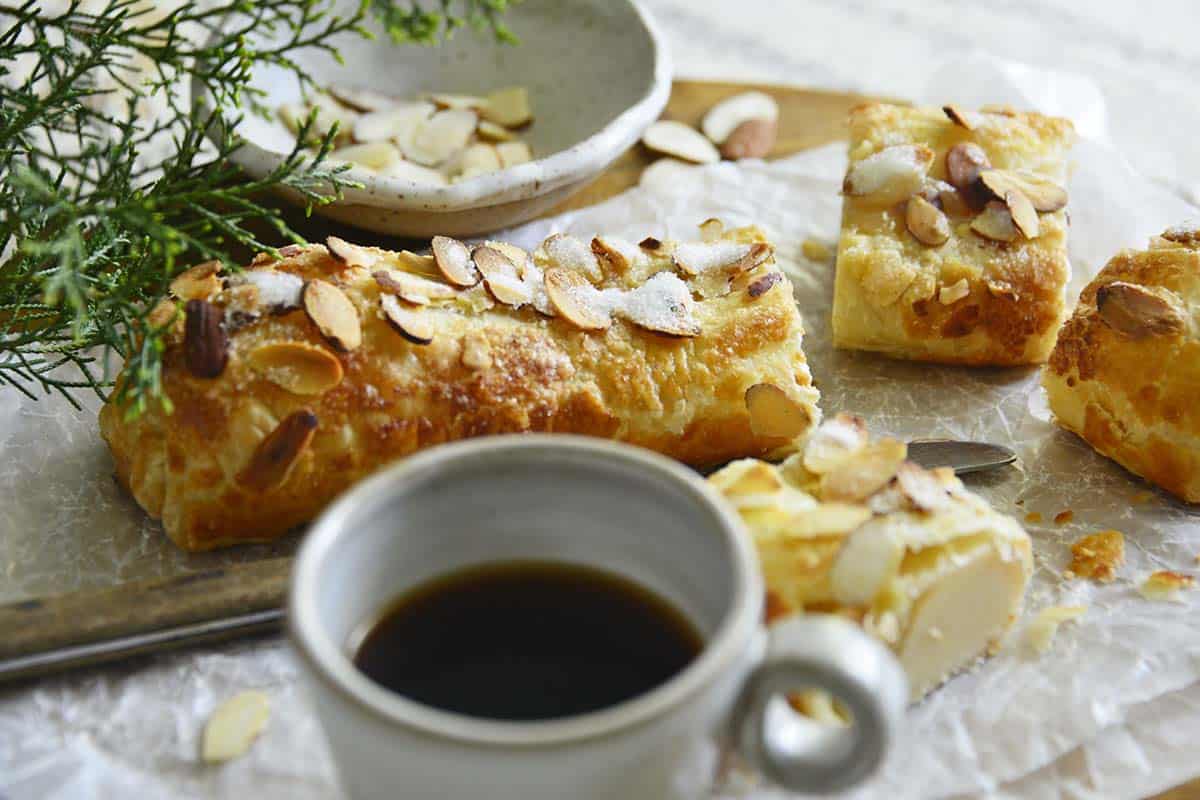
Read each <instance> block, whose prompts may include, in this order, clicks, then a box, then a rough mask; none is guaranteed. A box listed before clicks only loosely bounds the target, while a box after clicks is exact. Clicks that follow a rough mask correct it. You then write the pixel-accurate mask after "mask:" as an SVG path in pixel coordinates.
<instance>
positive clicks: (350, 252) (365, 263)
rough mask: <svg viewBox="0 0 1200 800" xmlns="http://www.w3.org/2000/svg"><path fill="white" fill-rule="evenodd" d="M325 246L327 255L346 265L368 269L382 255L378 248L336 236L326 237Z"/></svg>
mask: <svg viewBox="0 0 1200 800" xmlns="http://www.w3.org/2000/svg"><path fill="white" fill-rule="evenodd" d="M325 247H326V249H328V250H329V255H331V256H333V257H334V259H335V260H337V261H338V262H339V263H341V264H345V265H346V266H348V267H363V268H366V269H370V268H371V267H373V266H375V264H377V263H378V262H379V260H380V258H381V257H382V255H383V254H382V253H381V252H380V251H378V250H374V249H372V248H370V247H363V246H361V245H357V244H353V243H351V242H347V241H346V240H345V239H340V238H338V237H337V236H328V237H326V238H325Z"/></svg>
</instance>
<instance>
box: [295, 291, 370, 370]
mask: <svg viewBox="0 0 1200 800" xmlns="http://www.w3.org/2000/svg"><path fill="white" fill-rule="evenodd" d="M303 299H304V310H305V312H306V313H307V314H308V318H309V319H311V320H312V322H313V324H314V325H316V326H317V330H319V331H320V332H321V335H322V336H324V337H325V339H326V340H327V341H328V342H329V343H330V344H332V345H333V346H334V347H336V348H337V349H338V350H342V351H346V352H348V351H350V350H355V349H357V348H358V346H359V345H360V344H362V326H361V325H360V324H359V321H358V310H357V309H356V308H355V307H354V303H351V302H350V298H348V297H346V293H345V292H343V291H342V290H341V289H339V288H338V287H336V286H334V285H333V284H332V283H329V282H328V281H323V280H321V279H320V278H316V279H314V280H311V281H309V282H308V285H306V286H305V287H304V295H303Z"/></svg>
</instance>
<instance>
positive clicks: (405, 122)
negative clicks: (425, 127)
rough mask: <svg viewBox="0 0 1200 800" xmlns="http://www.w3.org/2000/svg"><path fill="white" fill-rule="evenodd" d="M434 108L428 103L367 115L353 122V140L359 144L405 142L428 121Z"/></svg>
mask: <svg viewBox="0 0 1200 800" xmlns="http://www.w3.org/2000/svg"><path fill="white" fill-rule="evenodd" d="M433 113H434V108H433V106H432V105H431V104H429V103H404V104H401V105H393V106H391V107H390V108H385V109H382V110H379V111H373V112H371V113H369V114H363V115H362V116H361V117H359V118H358V119H357V120H355V122H354V139H355V140H356V141H359V142H384V141H388V140H396V141H399V142H406V141H408V140H409V139H411V138H412V136H413V134H414V132H415V131H416V129H417V126H419V125H420V124H421V123H423V122H424V121H425V120H427V119H429V117H430V116H432V115H433Z"/></svg>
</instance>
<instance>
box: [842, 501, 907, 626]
mask: <svg viewBox="0 0 1200 800" xmlns="http://www.w3.org/2000/svg"><path fill="white" fill-rule="evenodd" d="M904 553H905V547H904V543H903V541H901V539H900V537H899V536H897V535H896V534H895V533H894V532H893V530H892V527H891V523H890V522H889V520H888V518H887V517H876V518H874V519H869V520H867V521H866V522H863V523H862V524H861V525H859V526H858V527H857V528H856V529H855V530H854V531H853V532H852V533H851V534H850V535H849V536H848V537H846V541H845V542H844V543H843V544H842V547H841V549H840V550H839V551H838V554H837V558H836V559H835V560H834V562H833V566H832V568H831V569H830V571H829V587H830V589H831V590H832V592H833V596H834V599H836V600H837V602H838V603H841V604H843V605H851V606H866V605H870V604H871V603H873V602H874V601H875V598H876V596H878V594H879V592H880V590H881V589H883V587H884V585H885V584H886V583H887V582H888V580H889V578H891V577H892V576H893V575H895V574H896V572H897V571H898V570H899V568H900V562H901V561H902V560H903V559H904Z"/></svg>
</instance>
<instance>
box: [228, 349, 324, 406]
mask: <svg viewBox="0 0 1200 800" xmlns="http://www.w3.org/2000/svg"><path fill="white" fill-rule="evenodd" d="M246 363H247V364H249V365H250V368H251V369H253V370H254V371H255V372H257V373H258V374H259V375H262V376H263V377H264V378H266V379H267V380H269V381H271V383H274V384H275V385H276V386H279V387H280V388H283V389H286V390H287V391H289V392H291V393H292V394H301V395H315V394H324V393H325V392H327V391H329V390H330V389H332V388H334V387H335V386H337V385H338V384H339V383H341V382H342V363H341V362H340V361H338V359H337V357H336V356H334V355H333V353H330V352H329V351H328V350H326V349H325V348H323V347H317V346H316V345H312V344H308V343H307V342H271V343H269V344H264V345H259V346H258V347H256V348H254V349H253V350H252V351H250V354H249V355H248V356H247V357H246Z"/></svg>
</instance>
